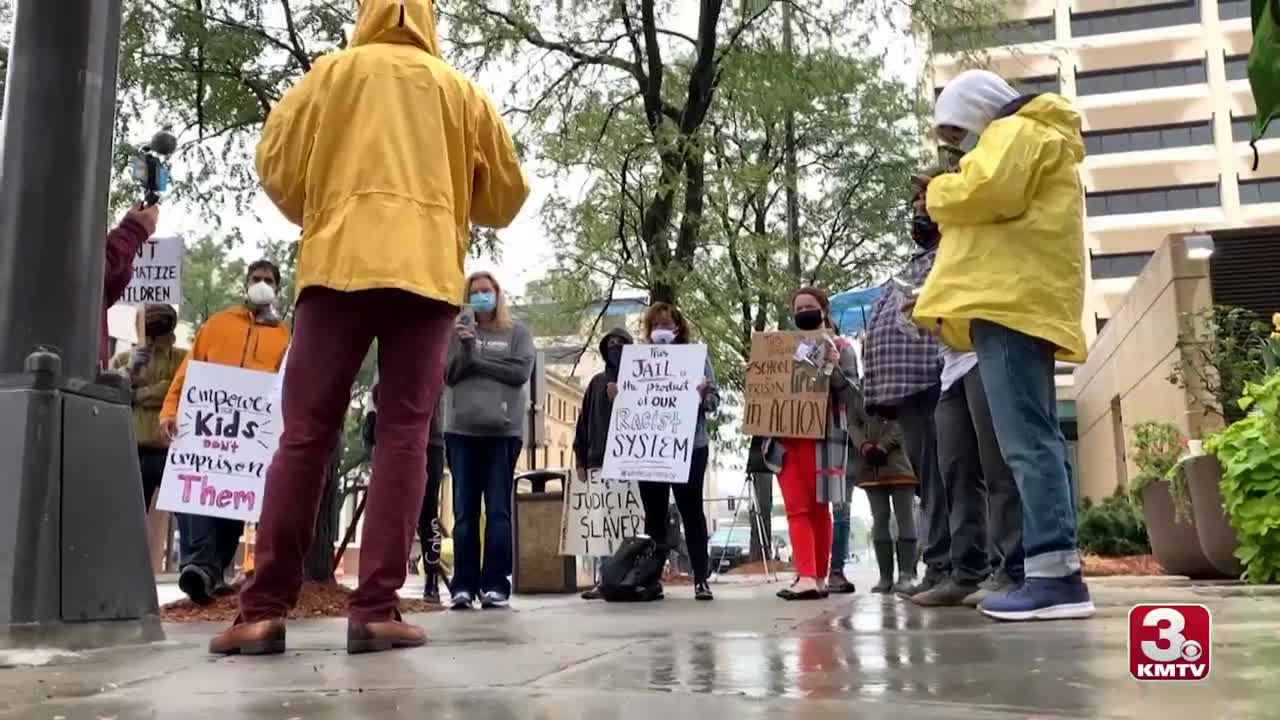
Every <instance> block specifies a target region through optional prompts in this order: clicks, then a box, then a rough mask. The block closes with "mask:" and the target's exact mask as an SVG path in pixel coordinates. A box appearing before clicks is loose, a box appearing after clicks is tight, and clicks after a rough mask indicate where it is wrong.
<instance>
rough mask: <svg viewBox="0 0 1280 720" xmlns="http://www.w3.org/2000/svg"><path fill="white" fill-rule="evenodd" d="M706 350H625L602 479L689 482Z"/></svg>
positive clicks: (695, 347)
mask: <svg viewBox="0 0 1280 720" xmlns="http://www.w3.org/2000/svg"><path fill="white" fill-rule="evenodd" d="M706 366H707V346H706V345H627V346H626V347H625V348H624V349H623V351H622V364H621V365H620V366H619V367H618V397H617V398H616V399H615V400H614V402H613V415H612V417H611V418H610V419H609V440H608V442H607V443H606V444H605V453H604V467H603V468H602V469H601V474H602V475H603V476H604V477H606V478H609V479H610V480H644V481H649V482H665V483H686V482H689V463H690V459H691V457H692V455H693V435H694V432H695V431H696V430H697V427H698V405H699V404H701V396H700V395H699V393H698V386H699V385H701V384H702V382H703V380H704V377H703V375H704V374H705V371H706Z"/></svg>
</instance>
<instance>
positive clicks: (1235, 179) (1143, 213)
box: [929, 0, 1280, 343]
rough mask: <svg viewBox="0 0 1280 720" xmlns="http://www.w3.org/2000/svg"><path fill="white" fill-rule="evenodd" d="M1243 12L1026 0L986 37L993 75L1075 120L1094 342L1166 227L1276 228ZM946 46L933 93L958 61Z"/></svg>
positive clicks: (1232, 5)
mask: <svg viewBox="0 0 1280 720" xmlns="http://www.w3.org/2000/svg"><path fill="white" fill-rule="evenodd" d="M1249 13H1250V4H1249V0H1179V1H1178V2H1162V3H1150V2H1142V3H1138V2H1127V1H1125V0H1074V1H1072V0H1030V1H1028V2H1026V3H1023V4H1014V5H1012V6H1011V7H1010V8H1009V12H1008V17H1009V18H1010V21H1009V22H1008V23H1007V24H1005V25H1003V26H1001V27H1000V29H999V30H998V31H997V32H995V33H994V38H995V42H998V43H1004V44H1002V45H999V46H997V47H992V48H989V49H988V50H987V53H988V57H989V63H988V64H989V66H990V68H991V69H992V70H994V71H996V72H998V73H1000V74H1001V75H1003V76H1004V77H1006V78H1008V79H1009V80H1010V81H1011V82H1013V83H1014V84H1015V85H1017V86H1019V87H1020V88H1021V89H1024V90H1026V91H1028V92H1056V93H1059V94H1061V95H1064V96H1066V97H1068V98H1070V99H1071V100H1072V101H1073V102H1074V104H1075V106H1076V108H1077V109H1078V110H1079V111H1080V113H1081V115H1082V116H1083V121H1084V127H1083V130H1084V139H1085V145H1086V147H1087V150H1088V157H1087V158H1086V159H1085V162H1084V166H1083V170H1082V180H1083V182H1084V186H1085V191H1086V202H1085V212H1086V216H1087V217H1086V237H1085V242H1086V247H1087V251H1088V253H1089V260H1090V272H1089V273H1088V278H1089V279H1088V283H1089V288H1088V290H1089V291H1088V294H1087V300H1086V308H1085V315H1084V319H1083V321H1084V325H1085V330H1086V334H1087V335H1088V337H1089V340H1090V343H1092V342H1093V340H1094V339H1095V338H1096V336H1097V333H1098V331H1099V330H1100V328H1101V327H1102V326H1103V325H1104V324H1105V323H1106V322H1107V321H1108V320H1109V319H1110V318H1111V317H1112V316H1113V315H1114V314H1115V313H1116V312H1117V311H1119V309H1120V308H1121V306H1122V305H1123V304H1124V301H1125V297H1126V295H1127V294H1128V292H1129V290H1130V288H1131V287H1132V286H1133V283H1134V280H1135V279H1136V278H1137V276H1138V275H1139V274H1140V273H1141V272H1142V269H1143V267H1144V266H1145V265H1146V263H1147V260H1148V259H1149V258H1150V257H1151V255H1152V253H1153V252H1154V251H1155V250H1156V249H1157V248H1159V247H1160V246H1161V244H1162V243H1163V242H1164V240H1165V238H1166V237H1168V236H1169V235H1170V234H1173V233H1181V232H1192V231H1207V230H1215V229H1220V228H1240V227H1255V226H1263V225H1276V224H1280V143H1277V142H1274V141H1266V140H1264V141H1262V142H1259V143H1258V146H1257V147H1258V158H1257V159H1258V167H1257V170H1254V169H1253V165H1254V153H1253V150H1252V149H1251V148H1250V147H1249V142H1248V141H1249V135H1250V127H1251V123H1252V121H1253V117H1254V112H1255V109H1254V103H1253V96H1252V94H1251V92H1250V90H1249V83H1248V80H1247V78H1246V59H1247V55H1248V52H1249V47H1250V45H1251V42H1252V35H1251V30H1250V17H1249ZM942 50H944V49H943V48H934V51H935V52H934V53H933V55H932V64H931V68H930V70H929V75H930V76H931V78H930V79H931V80H932V84H933V86H934V89H935V92H940V91H941V88H943V87H944V86H945V85H946V83H947V82H948V81H949V80H950V79H951V78H953V77H955V76H956V75H957V74H959V73H960V72H961V71H962V70H964V69H965V68H964V66H963V59H962V57H961V56H959V55H957V54H955V53H947V52H942ZM1277 125H1280V123H1277ZM1276 133H1280V127H1275V128H1273V131H1270V132H1268V135H1269V136H1270V135H1272V134H1276Z"/></svg>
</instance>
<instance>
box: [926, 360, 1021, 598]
mask: <svg viewBox="0 0 1280 720" xmlns="http://www.w3.org/2000/svg"><path fill="white" fill-rule="evenodd" d="M937 421H938V464H939V467H940V469H941V472H942V478H943V484H944V485H945V487H946V497H947V506H948V512H947V523H948V525H949V530H950V539H949V557H950V566H951V573H952V578H953V579H955V580H956V582H960V583H965V584H973V583H977V582H979V581H981V580H982V579H983V578H985V577H986V576H987V575H988V574H989V573H990V572H992V571H994V570H1000V569H1003V570H1004V571H1005V572H1006V573H1007V574H1009V575H1010V577H1011V578H1012V579H1014V580H1015V581H1020V580H1021V578H1022V511H1021V506H1020V503H1021V500H1020V498H1019V496H1018V489H1017V485H1016V484H1015V483H1014V480H1013V474H1012V473H1011V472H1010V471H1009V466H1008V465H1006V464H1005V461H1004V458H1003V456H1002V455H1001V453H1000V445H999V443H998V441H997V440H996V433H995V427H994V426H993V425H992V422H991V410H990V408H988V406H987V397H986V392H985V391H984V389H983V386H982V375H981V373H979V372H978V369H977V368H976V367H975V368H973V369H972V370H970V371H969V373H968V374H967V375H965V377H964V378H963V379H961V380H960V381H958V382H956V384H955V385H953V386H952V387H951V388H950V389H949V390H948V391H947V392H946V393H944V394H943V396H942V399H941V400H940V401H939V403H938V412H937Z"/></svg>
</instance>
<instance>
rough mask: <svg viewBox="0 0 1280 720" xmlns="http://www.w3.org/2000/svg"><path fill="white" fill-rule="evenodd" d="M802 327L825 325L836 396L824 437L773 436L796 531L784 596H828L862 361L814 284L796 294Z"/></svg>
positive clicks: (767, 445) (770, 449)
mask: <svg viewBox="0 0 1280 720" xmlns="http://www.w3.org/2000/svg"><path fill="white" fill-rule="evenodd" d="M791 312H792V320H793V322H794V325H795V327H796V329H797V330H810V331H816V330H825V331H827V335H826V336H825V338H824V342H825V344H826V349H825V359H826V362H828V363H831V364H832V365H833V367H832V370H831V399H830V402H828V403H827V429H826V436H825V437H823V438H822V439H821V440H810V439H800V438H779V439H773V438H767V439H765V441H764V445H763V448H762V450H763V453H764V460H765V464H766V465H767V466H768V467H769V469H770V470H772V471H773V472H774V473H775V474H776V475H777V476H778V485H779V486H780V487H781V488H782V501H783V503H784V504H785V505H786V508H787V525H788V528H789V529H790V533H791V549H792V555H791V561H792V562H793V563H794V564H795V566H796V579H795V582H793V583H792V584H791V587H789V588H785V589H783V590H782V591H780V592H779V593H778V597H780V598H782V599H783V600H817V599H820V598H824V597H826V596H827V580H826V578H827V574H828V572H829V571H830V569H831V568H830V567H829V566H830V564H831V503H842V502H848V501H849V499H848V494H849V489H848V485H847V483H846V482H845V463H846V462H847V460H848V454H849V430H848V418H847V416H846V414H845V408H846V406H847V405H848V402H849V400H850V398H851V396H852V394H853V393H854V392H855V390H856V385H855V382H856V381H857V377H858V361H857V357H856V356H855V355H854V352H853V346H852V344H850V343H849V341H848V340H845V339H844V338H842V337H840V336H839V335H838V330H837V328H836V326H835V323H833V322H832V321H831V303H830V301H829V300H828V299H827V294H826V293H825V292H823V291H822V290H819V289H818V288H814V287H805V288H801V289H799V290H797V291H796V292H795V294H794V295H792V297H791Z"/></svg>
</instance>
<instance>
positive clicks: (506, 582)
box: [444, 433, 523, 595]
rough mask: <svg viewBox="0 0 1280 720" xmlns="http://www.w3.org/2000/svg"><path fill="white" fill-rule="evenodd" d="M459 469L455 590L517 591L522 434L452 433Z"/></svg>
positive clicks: (451, 449)
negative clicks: (516, 504)
mask: <svg viewBox="0 0 1280 720" xmlns="http://www.w3.org/2000/svg"><path fill="white" fill-rule="evenodd" d="M444 442H445V448H446V450H447V452H448V460H449V470H450V472H451V473H452V475H453V581H452V582H451V583H450V584H449V590H450V592H453V593H454V594H457V593H460V592H468V593H471V594H472V595H478V594H480V593H482V592H490V591H494V592H500V593H502V594H503V595H510V594H511V565H512V547H511V544H512V534H511V503H512V495H513V494H514V492H515V480H514V477H515V468H516V460H517V459H518V458H519V456H520V446H521V445H522V444H523V442H522V441H521V439H520V438H517V437H475V436H470V435H455V434H453V433H446V434H445V436H444ZM482 500H483V501H484V517H485V529H484V557H483V559H482V558H481V554H480V505H481V501H482Z"/></svg>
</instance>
